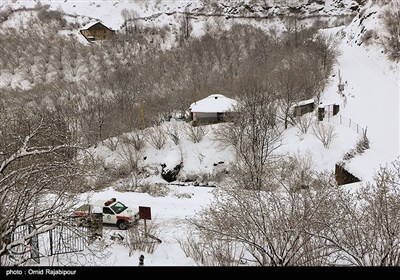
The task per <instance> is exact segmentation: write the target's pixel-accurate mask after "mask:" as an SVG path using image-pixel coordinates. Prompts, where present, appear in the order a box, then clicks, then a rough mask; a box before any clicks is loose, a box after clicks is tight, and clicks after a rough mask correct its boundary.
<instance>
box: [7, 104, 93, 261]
mask: <svg viewBox="0 0 400 280" xmlns="http://www.w3.org/2000/svg"><path fill="white" fill-rule="evenodd" d="M27 111H28V110H25V111H24V108H23V109H22V110H15V111H14V114H11V113H9V112H8V111H5V110H4V111H0V113H1V114H2V117H1V118H0V119H1V120H0V125H1V129H0V131H1V133H0V138H1V140H0V145H1V146H0V193H1V196H0V199H1V201H0V203H1V205H2V212H1V216H0V238H1V239H0V241H1V242H0V257H1V263H2V265H3V264H5V263H7V261H8V259H7V256H8V255H10V253H11V252H12V251H14V249H16V248H22V249H23V250H26V247H27V246H28V245H30V244H31V240H32V238H33V237H34V236H36V235H37V234H40V233H43V232H46V231H48V230H49V229H52V228H54V227H56V226H57V225H60V224H63V223H64V222H65V219H63V217H64V216H65V214H66V213H67V212H68V210H69V209H70V208H71V207H72V205H74V203H75V199H74V197H75V194H76V193H77V192H80V191H82V188H84V186H85V183H84V180H82V178H83V174H84V169H82V166H81V165H80V164H79V163H78V162H77V160H76V155H77V153H76V152H77V149H79V146H78V145H77V144H71V143H69V141H68V140H67V139H68V126H67V125H66V124H65V123H64V121H63V120H62V119H58V118H57V117H56V116H55V115H53V114H51V113H50V112H43V111H36V112H35V115H30V114H29V115H28V113H27ZM21 227H31V228H32V231H31V232H30V233H29V232H26V234H23V235H19V236H17V235H16V232H17V231H18V230H19V229H20V228H21ZM15 258H17V259H15ZM14 260H15V263H14V265H18V264H22V263H23V262H25V261H26V258H25V255H20V256H19V257H18V256H14Z"/></svg>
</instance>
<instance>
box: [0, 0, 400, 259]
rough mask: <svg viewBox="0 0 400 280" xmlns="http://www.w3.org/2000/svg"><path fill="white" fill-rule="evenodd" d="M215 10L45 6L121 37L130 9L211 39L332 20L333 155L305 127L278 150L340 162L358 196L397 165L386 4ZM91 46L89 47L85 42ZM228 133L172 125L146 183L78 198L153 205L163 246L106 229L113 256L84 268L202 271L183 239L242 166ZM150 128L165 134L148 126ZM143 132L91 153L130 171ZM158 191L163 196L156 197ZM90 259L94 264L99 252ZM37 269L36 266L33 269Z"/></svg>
mask: <svg viewBox="0 0 400 280" xmlns="http://www.w3.org/2000/svg"><path fill="white" fill-rule="evenodd" d="M206 2H213V1H163V0H161V1H139V0H137V1H134V0H131V1H106V0H104V1H72V0H65V1H41V3H42V4H43V5H45V4H49V5H50V6H51V9H54V10H56V9H62V10H63V11H64V12H65V13H66V14H68V16H67V17H66V20H67V21H69V22H73V23H76V24H78V25H79V26H83V25H84V24H87V23H89V22H91V21H95V20H100V21H102V22H103V23H104V24H105V25H106V26H108V27H110V28H112V29H115V30H120V29H121V28H123V25H124V18H123V17H122V11H123V10H124V9H132V10H135V11H136V12H137V13H138V15H139V16H140V18H141V20H142V21H143V24H148V25H150V26H153V27H156V28H157V27H159V26H162V25H178V24H179V23H178V21H179V18H178V15H179V16H181V15H182V13H191V14H192V16H193V17H194V24H193V31H192V32H193V34H195V35H196V36H200V35H202V34H204V33H205V32H206V31H205V29H206V28H207V26H208V24H210V23H211V22H214V23H215V22H219V24H222V25H224V24H225V23H226V25H229V24H231V20H232V18H236V19H235V20H238V21H240V22H246V18H248V20H249V21H248V22H252V23H253V24H255V25H256V26H262V27H264V29H265V30H267V29H268V27H267V26H266V24H265V22H263V21H260V20H254V18H256V17H259V18H262V17H265V18H268V20H270V22H273V23H274V24H275V25H276V26H278V27H280V28H281V29H282V30H283V29H284V26H283V25H282V22H281V21H280V20H279V19H278V18H279V17H276V18H275V16H282V15H285V16H287V15H292V14H293V13H294V14H297V15H299V16H300V18H303V19H304V23H307V22H308V23H309V24H310V25H311V24H312V22H313V18H314V17H316V16H317V15H319V16H321V20H325V21H328V22H330V25H329V26H330V27H329V28H324V29H321V30H320V32H322V33H325V34H331V35H332V36H333V37H332V39H333V40H337V41H338V50H339V51H340V55H339V57H338V59H337V63H336V64H335V66H334V71H333V74H332V75H331V77H330V80H329V84H328V86H327V87H326V88H325V90H324V92H323V93H322V94H321V99H320V104H319V106H320V107H324V106H331V105H333V104H335V105H336V104H338V105H339V106H340V110H339V113H338V114H337V115H335V116H329V117H327V118H325V119H324V121H323V122H322V123H323V124H325V125H332V127H333V128H334V132H335V137H333V139H332V143H331V144H330V145H329V147H324V145H323V143H321V141H320V140H319V139H318V138H317V137H316V136H315V135H314V134H313V133H312V131H311V130H309V131H308V132H307V133H305V134H302V133H301V132H300V130H299V128H298V127H296V126H290V127H289V128H288V129H286V130H285V131H284V134H283V136H284V138H283V140H282V146H281V147H280V148H279V150H277V151H276V152H277V153H278V154H281V155H289V156H296V155H303V156H306V157H308V158H309V159H310V162H311V164H312V167H313V169H315V170H316V171H321V172H322V171H328V172H332V173H334V172H335V164H337V163H341V164H343V166H344V167H345V168H346V169H347V170H348V171H349V172H351V173H352V174H353V175H355V176H356V177H357V178H359V179H360V180H361V182H359V183H353V184H350V185H346V186H345V188H348V189H350V190H355V189H358V188H362V187H363V186H365V184H366V183H367V182H371V181H372V180H373V177H374V175H375V174H376V172H377V171H378V170H379V168H380V167H382V166H388V165H390V164H391V163H392V162H393V161H394V160H396V159H398V158H399V155H400V70H399V66H400V64H399V62H397V63H396V62H393V61H390V60H389V59H388V58H387V56H386V55H385V53H384V51H383V48H382V46H381V45H380V44H379V42H380V37H379V34H382V32H383V31H382V30H383V29H382V23H381V15H382V13H383V11H384V9H385V5H383V4H382V5H378V4H377V3H375V2H376V1H372V0H371V1H364V3H363V4H361V5H360V4H358V3H360V2H363V1H352V0H347V1H336V0H329V1H305V0H304V1H300V0H299V1H272V0H269V1H251V0H246V1H241V2H240V3H239V2H238V1H234V2H232V1H218V3H217V4H204V3H206ZM236 2H237V4H236ZM259 2H260V3H259ZM261 2H262V3H261ZM277 2H279V3H278V4H277ZM35 5H37V1H21V0H16V1H11V0H10V1H3V2H2V3H1V6H0V12H1V11H5V10H6V9H7V7H11V8H12V9H14V10H18V9H21V8H23V7H25V8H28V9H29V8H33V7H35ZM24 12H26V11H22V12H21V13H22V14H18V13H19V12H15V13H13V14H12V15H10V18H8V19H6V20H5V21H4V22H3V23H2V28H10V27H12V26H13V25H14V24H21V21H20V20H19V17H20V16H21V15H23V13H24ZM215 13H218V14H219V15H220V16H221V17H218V18H219V19H218V20H216V19H215V18H211V17H209V16H206V17H204V16H205V15H210V14H215ZM349 15H350V16H352V15H353V16H354V18H353V19H352V21H351V22H350V24H348V25H341V24H333V22H334V21H335V20H336V19H337V17H339V18H340V17H342V16H343V17H346V16H347V17H348V16H349ZM25 16H26V15H23V16H22V17H25ZM270 17H271V18H270ZM253 20H254V21H253ZM205 22H209V23H208V24H205ZM78 30H79V28H77V29H75V30H69V31H65V32H72V34H74V35H75V36H77V38H80V39H82V38H81V37H80V34H79V31H78ZM369 30H373V32H374V34H375V35H374V36H372V37H371V38H368V39H369V40H367V39H366V36H365V34H366V32H368V31H369ZM82 42H83V43H85V44H87V42H86V41H85V40H82ZM4 77H5V76H4ZM5 84H6V82H2V84H1V85H2V86H5ZM16 84H17V83H16ZM339 85H342V86H343V88H342V91H341V92H339V91H338V87H339ZM0 97H1V95H0ZM314 117H315V118H316V116H314ZM221 126H222V124H213V125H208V126H205V130H206V131H205V132H204V137H203V138H201V139H200V141H198V142H196V141H193V139H191V138H190V137H189V136H188V135H189V134H190V133H189V130H190V128H191V125H190V124H189V123H187V122H184V121H182V120H175V119H171V120H169V121H164V122H162V123H161V124H160V126H159V127H158V128H160V129H162V130H163V131H165V132H171V131H173V130H174V129H178V130H179V131H180V132H181V134H180V137H181V138H180V139H179V141H176V142H175V141H174V140H173V138H170V137H168V138H167V140H166V143H165V144H164V145H163V146H162V148H160V149H159V148H157V147H155V146H154V145H152V144H151V143H149V142H146V143H145V144H144V149H142V150H141V152H140V154H135V155H134V157H135V160H137V162H136V164H137V165H138V166H141V167H142V171H143V173H142V174H139V175H140V176H139V175H138V174H135V175H131V174H129V175H128V176H125V177H124V178H121V179H119V180H116V181H112V182H111V183H110V184H109V185H107V184H106V186H105V188H104V189H103V190H92V191H90V192H87V193H85V194H82V195H81V197H79V200H80V201H81V202H82V203H83V202H87V201H95V200H98V199H109V198H111V197H118V198H120V199H121V200H122V201H124V203H126V204H127V205H129V206H133V207H138V206H149V207H151V210H152V213H153V219H152V220H151V221H148V223H149V225H150V226H151V225H155V226H157V227H158V228H157V230H155V232H156V233H157V234H158V237H160V238H161V239H162V241H163V242H162V243H161V244H158V245H157V246H156V248H155V250H154V252H151V253H147V252H146V251H145V250H136V251H133V253H132V254H131V253H130V252H129V251H128V249H127V246H126V244H125V243H124V242H123V241H122V240H120V241H118V240H111V236H112V235H113V234H116V233H117V232H120V231H118V230H116V229H114V228H111V227H110V228H106V229H105V231H104V236H103V237H104V241H103V243H101V244H100V245H99V246H104V247H101V248H104V253H106V255H107V257H104V258H103V259H102V260H98V259H94V258H93V259H90V257H86V259H85V260H87V262H86V263H84V264H83V265H87V266H91V265H96V266H136V265H137V259H138V256H139V255H141V254H145V257H146V258H145V265H147V266H196V265H199V264H198V263H196V261H195V260H193V259H191V258H189V257H187V256H186V255H185V253H184V252H183V250H182V247H181V246H180V243H179V241H180V240H182V239H184V238H186V237H187V235H188V231H187V223H186V219H187V218H190V217H193V216H194V215H195V214H196V213H198V212H199V211H201V210H202V209H203V208H204V207H206V206H208V205H209V204H210V203H211V198H212V193H213V190H214V189H215V188H216V187H218V185H219V183H221V182H222V181H224V178H226V177H229V172H231V170H230V164H231V163H232V162H234V161H235V154H234V150H233V149H230V148H222V147H221V146H220V145H219V144H218V142H217V141H216V140H215V139H216V131H218V130H219V129H220V128H221ZM150 129H157V128H156V127H152V128H148V130H150ZM136 133H137V131H132V132H129V133H125V134H124V135H121V138H117V137H114V138H110V139H106V140H104V141H102V142H99V143H97V144H96V145H93V146H91V147H90V148H89V150H90V152H91V153H92V156H93V158H94V159H96V160H98V161H99V162H101V166H102V168H103V170H102V171H103V172H106V171H107V170H108V171H109V170H111V169H112V170H117V171H118V170H122V167H123V166H124V165H127V164H131V163H132V162H131V161H132V158H129V157H127V156H126V154H124V149H125V146H124V143H123V141H122V140H121V139H127V138H130V137H131V138H132V137H135V136H136V135H137V134H136ZM364 133H365V134H364ZM363 135H366V136H367V137H368V139H369V149H366V150H365V151H364V152H363V153H356V154H354V155H353V156H352V157H351V158H347V159H346V158H345V155H346V153H348V152H349V151H351V150H352V149H354V148H355V146H356V145H357V142H358V141H359V140H360V139H361V138H362V136H363ZM124 137H125V138H124ZM195 142H196V143H195ZM179 164H181V165H182V166H181V170H180V172H179V175H178V177H177V180H176V181H174V182H170V183H168V182H166V180H164V179H163V178H162V176H161V172H162V165H164V166H165V168H166V169H173V168H174V167H175V166H177V165H179ZM107 174H108V173H107ZM135 176H136V177H135ZM138 186H142V187H138ZM145 188H147V190H148V192H150V193H151V191H152V195H150V194H149V193H146V190H145ZM156 188H159V190H158V189H157V190H158V191H155V189H156ZM139 226H140V227H143V221H140V224H139ZM123 234H127V233H123ZM125 237H126V236H125ZM96 244H97V243H95V245H96ZM42 253H43V254H45V252H42ZM85 253H88V256H90V252H86V251H85ZM81 262H82V260H80V259H79V258H77V259H75V257H70V256H68V255H60V256H57V257H49V258H42V262H41V264H40V265H67V266H74V265H82V263H81ZM28 265H37V264H36V263H34V262H32V261H30V262H29V263H28Z"/></svg>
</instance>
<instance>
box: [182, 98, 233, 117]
mask: <svg viewBox="0 0 400 280" xmlns="http://www.w3.org/2000/svg"><path fill="white" fill-rule="evenodd" d="M236 105H237V102H236V100H234V99H231V98H229V97H226V96H225V95H222V94H211V95H210V96H208V97H206V98H204V99H201V100H199V101H196V102H194V103H192V104H191V105H190V110H191V111H192V112H201V113H215V112H217V113H222V112H226V111H230V110H232V109H233V107H234V106H236Z"/></svg>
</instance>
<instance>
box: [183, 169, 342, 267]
mask: <svg viewBox="0 0 400 280" xmlns="http://www.w3.org/2000/svg"><path fill="white" fill-rule="evenodd" d="M282 168H285V165H282ZM313 177H314V180H315V183H316V184H317V186H318V188H312V190H297V191H293V190H294V188H292V187H290V186H289V185H286V183H285V182H284V181H280V180H279V178H278V177H276V179H277V180H276V181H274V182H270V183H274V184H278V185H280V186H283V187H282V188H279V189H278V190H275V191H255V190H244V189H243V188H244V186H232V187H220V188H218V189H216V190H215V192H214V193H213V194H214V198H213V200H212V203H211V205H210V207H209V208H207V209H205V210H203V211H202V212H201V213H200V214H199V215H198V216H197V217H196V218H194V219H191V220H189V224H191V225H192V226H193V233H192V234H191V240H190V243H186V244H187V245H186V246H190V247H192V248H196V246H197V248H202V247H206V248H207V249H206V251H203V254H207V256H204V255H201V254H197V256H196V254H194V255H191V256H192V257H194V258H195V259H196V260H197V261H199V262H200V263H203V264H204V263H207V261H208V262H211V263H216V262H217V258H219V257H220V256H223V257H224V259H225V260H229V263H230V265H235V264H236V265H237V264H239V263H242V264H243V263H246V264H247V265H253V266H254V265H260V266H298V265H301V266H315V265H319V266H321V265H329V264H330V256H331V255H332V254H333V253H334V250H331V249H330V248H329V247H326V246H325V244H324V240H323V239H322V238H320V237H318V236H316V235H312V234H309V233H308V231H312V232H316V233H319V232H321V231H322V230H323V229H324V228H325V227H326V225H325V224H323V223H318V218H319V217H321V216H323V217H324V218H325V220H326V221H329V222H332V221H333V220H334V216H335V215H336V214H335V212H334V211H332V210H333V209H334V205H335V204H334V203H332V200H331V199H332V197H334V196H335V195H334V194H335V192H337V189H335V188H332V185H331V183H330V182H332V180H333V177H332V176H329V179H328V180H327V181H322V180H321V179H320V178H321V177H323V176H321V175H320V174H314V176H313ZM333 201H334V200H333ZM197 238H198V239H197ZM196 239H197V240H196ZM189 244H190V245H189ZM202 244H207V246H205V245H202ZM217 248H221V249H222V250H223V251H222V252H221V251H219V252H218V251H217V250H215V249H217ZM188 251H189V253H190V252H192V253H196V250H193V249H192V250H188ZM198 256H201V257H202V258H198Z"/></svg>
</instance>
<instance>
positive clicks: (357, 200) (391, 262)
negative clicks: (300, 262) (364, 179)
mask: <svg viewBox="0 0 400 280" xmlns="http://www.w3.org/2000/svg"><path fill="white" fill-rule="evenodd" d="M339 198H340V199H338V200H337V201H338V203H337V207H336V210H335V211H336V212H337V213H338V214H337V217H336V221H335V224H331V225H330V226H328V227H326V228H325V229H324V230H323V231H321V232H319V233H318V236H319V237H321V238H323V239H324V240H325V243H326V246H329V247H332V248H334V249H335V251H336V253H335V258H336V259H337V260H338V261H340V262H341V263H345V264H347V265H351V266H399V265H400V223H399V219H400V207H399V205H400V161H399V159H397V160H396V161H394V162H393V163H392V165H391V166H387V167H382V168H381V169H380V170H379V171H378V172H377V174H376V175H375V178H374V182H372V183H367V184H366V185H365V186H363V187H362V188H360V189H359V190H358V191H357V192H356V193H355V194H352V193H349V192H348V191H344V190H343V191H342V194H341V196H340V197H339Z"/></svg>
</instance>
